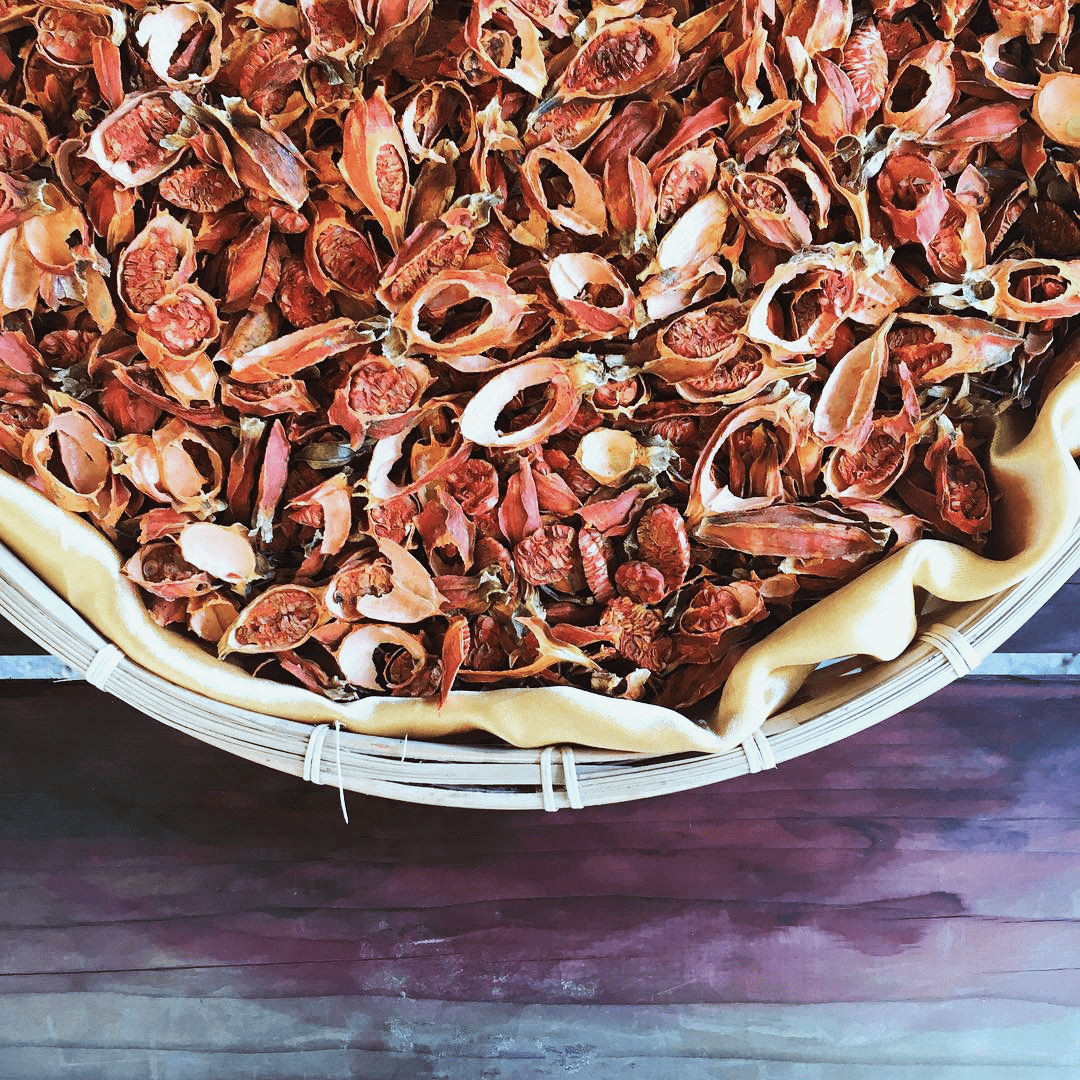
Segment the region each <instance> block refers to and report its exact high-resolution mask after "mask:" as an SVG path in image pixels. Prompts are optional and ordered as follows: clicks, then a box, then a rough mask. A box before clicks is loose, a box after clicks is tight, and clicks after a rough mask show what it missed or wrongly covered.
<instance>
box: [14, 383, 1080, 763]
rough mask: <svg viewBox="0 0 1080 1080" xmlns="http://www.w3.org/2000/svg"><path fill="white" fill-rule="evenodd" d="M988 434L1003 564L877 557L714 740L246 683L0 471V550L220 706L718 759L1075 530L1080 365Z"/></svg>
mask: <svg viewBox="0 0 1080 1080" xmlns="http://www.w3.org/2000/svg"><path fill="white" fill-rule="evenodd" d="M1017 429H1018V421H1017V420H1016V418H1014V417H1011V416H1010V417H1007V418H1006V419H1005V420H1003V421H1002V423H1001V424H1000V425H999V429H998V432H997V435H996V436H995V439H994V443H993V446H992V448H991V454H990V458H991V482H992V485H993V487H994V489H995V491H996V492H997V493H998V495H999V498H998V501H997V502H996V503H995V506H994V542H995V544H996V547H997V553H998V554H999V555H1000V556H1001V557H1000V558H999V559H990V558H984V557H982V556H979V555H975V554H973V553H971V552H969V551H967V550H966V549H964V548H962V547H959V546H958V545H956V544H951V543H947V542H944V541H940V540H919V541H916V542H915V543H913V544H910V545H908V546H907V547H906V548H903V549H902V550H900V551H898V552H897V553H896V554H894V555H892V556H890V557H888V558H886V559H884V560H882V561H881V562H880V563H878V564H877V565H876V566H874V567H872V568H871V569H870V570H869V571H867V572H866V573H864V574H863V575H862V576H860V577H859V578H858V579H856V580H855V581H853V582H851V583H850V584H848V585H846V586H844V587H843V588H841V589H839V590H838V591H837V592H835V593H833V594H832V595H830V596H828V597H826V598H824V599H822V600H821V601H819V602H818V603H817V604H815V605H814V607H813V608H812V609H810V610H808V611H805V612H803V613H802V614H800V615H798V616H796V617H795V618H793V619H791V620H790V621H789V622H787V623H786V624H784V625H783V626H782V627H780V628H779V629H778V630H776V631H774V632H773V633H772V634H770V635H769V636H768V637H767V638H765V639H764V640H763V641H761V642H759V643H758V644H757V645H754V646H753V647H752V648H750V649H749V650H748V651H747V653H746V654H745V655H744V656H743V657H742V659H741V660H740V661H739V662H738V664H737V665H736V666H735V668H734V670H733V671H732V673H731V676H730V678H729V679H728V682H727V685H726V687H725V689H724V692H723V695H722V698H721V701H720V705H719V708H718V710H717V714H716V716H715V718H714V723H713V728H714V730H709V729H707V728H705V727H702V726H699V725H698V724H696V723H694V722H693V721H691V720H688V719H687V718H686V717H684V716H682V715H680V714H679V713H676V712H674V711H672V710H670V709H664V708H661V707H659V706H656V705H646V704H642V703H640V702H630V701H620V700H616V699H612V698H606V697H603V696H602V695H599V694H592V693H588V692H586V691H583V690H576V689H569V688H565V687H543V688H536V689H520V690H489V691H455V692H454V693H452V694H451V695H450V699H449V701H448V702H447V703H446V705H445V707H444V708H443V709H441V710H440V709H438V708H437V707H436V705H434V704H433V703H430V702H426V701H416V700H412V699H406V698H381V697H368V698H365V699H363V700H360V701H355V702H348V703H337V702H332V701H328V700H326V699H325V698H322V697H320V696H318V695H317V694H314V693H312V692H311V691H308V690H305V689H302V688H299V687H290V686H285V685H281V684H278V683H274V682H271V681H269V680H265V679H257V678H255V677H253V676H251V675H248V674H247V673H246V672H244V671H243V670H241V669H240V668H237V667H234V666H233V665H231V664H229V663H226V662H224V661H220V660H218V659H216V658H215V657H213V656H211V655H209V654H207V653H206V652H204V651H203V650H202V649H201V648H200V647H199V646H198V645H196V644H194V643H192V642H190V641H188V640H186V639H185V638H184V637H182V636H181V635H180V634H177V633H174V632H173V631H170V630H164V629H162V628H161V627H159V626H158V625H157V624H156V623H154V622H153V620H152V619H150V617H149V616H148V615H147V613H146V608H145V607H144V605H143V603H142V600H141V599H140V596H139V592H138V590H137V588H136V587H135V586H134V585H133V584H132V583H131V582H130V581H128V580H127V578H125V577H124V576H123V575H122V574H121V573H120V559H119V556H118V554H117V552H116V550H115V549H114V548H113V546H112V545H111V544H110V543H109V541H108V540H106V539H105V537H104V536H102V535H101V534H100V533H99V532H98V531H97V530H96V529H95V528H94V527H93V526H91V525H90V524H89V523H88V522H86V521H84V520H82V519H81V518H79V517H77V516H75V515H74V514H70V513H68V512H67V511H65V510H61V509H60V508H58V507H56V506H54V505H53V504H52V503H50V502H49V501H48V500H47V499H46V498H45V497H44V496H43V495H41V494H40V493H39V492H37V491H35V490H34V489H32V488H30V487H28V486H27V485H25V484H23V483H22V482H21V481H19V480H16V479H14V478H13V477H11V476H9V475H7V474H6V473H0V509H2V511H3V512H2V514H0V539H2V540H3V542H4V543H5V544H6V545H7V546H8V547H9V548H11V549H12V551H14V552H15V554H16V555H18V556H19V558H20V559H21V560H22V561H23V562H24V563H25V564H26V565H27V566H28V567H30V569H32V570H33V571H34V573H36V574H37V575H38V577H40V578H41V579H42V580H43V581H44V582H46V583H47V584H48V585H49V586H51V587H52V588H53V589H54V590H55V591H56V592H58V593H59V594H60V595H61V596H62V597H64V598H65V599H66V600H67V601H68V603H70V604H71V605H72V606H73V607H74V608H75V609H76V610H77V611H78V612H79V613H80V614H81V615H82V616H83V617H84V618H85V619H87V621H89V622H90V623H91V624H93V626H94V627H95V628H96V629H97V630H98V631H99V632H100V633H101V634H103V635H104V636H105V637H107V638H108V639H109V640H111V641H112V642H114V643H115V644H116V645H117V646H118V647H119V648H120V649H121V650H123V652H124V653H125V654H126V655H127V656H128V657H129V658H130V659H131V660H133V661H134V662H135V663H137V664H139V665H141V666H142V667H144V668H147V669H148V670H150V671H153V672H155V673H156V674H158V675H160V676H162V677H163V678H165V679H168V680H169V681H171V682H173V683H176V684H177V685H179V686H183V687H185V688H187V689H188V690H193V691H196V692H198V693H201V694H205V695H207V696H208V697H211V698H214V699H216V700H218V701H221V702H225V703H227V704H229V705H234V706H239V707H242V708H246V709H251V710H253V711H255V712H260V713H265V714H269V715H273V716H279V717H284V718H288V719H292V720H300V721H303V722H305V723H311V724H317V723H333V722H334V721H335V720H338V721H340V722H341V725H342V727H344V728H346V729H348V730H350V731H357V732H362V733H364V734H369V735H379V736H385V737H398V738H400V737H402V736H404V735H406V734H408V735H410V736H412V737H419V738H437V737H439V736H443V735H450V734H454V733H460V732H466V731H470V730H474V729H477V728H480V729H483V730H486V731H489V732H492V733H493V734H495V735H497V736H498V737H499V738H501V739H503V740H505V741H506V742H508V743H511V744H512V745H515V746H547V745H551V744H558V743H578V744H581V745H586V746H593V747H600V748H606V749H609V750H620V751H636V752H643V753H652V754H665V753H680V752H684V751H688V750H697V751H706V752H709V751H712V752H716V751H724V750H730V749H732V748H733V747H735V746H737V745H738V744H739V743H741V742H742V741H743V740H745V739H747V738H750V737H751V736H752V735H753V733H754V731H755V730H756V729H757V728H758V727H760V726H761V724H762V723H763V722H764V721H765V719H766V718H767V717H768V716H769V715H770V714H771V713H772V712H774V711H775V710H777V709H779V708H780V707H781V706H782V705H783V704H784V703H785V702H787V701H788V700H789V699H790V698H791V697H792V695H793V694H794V693H795V692H796V691H797V690H798V688H799V686H800V685H801V684H802V682H803V681H804V679H805V678H806V677H807V675H809V673H810V672H811V671H812V670H813V669H814V667H816V666H817V665H818V664H819V663H821V662H822V661H825V660H831V659H836V658H839V657H843V656H850V655H856V654H859V655H868V656H872V657H875V658H876V659H879V660H891V659H894V658H895V657H897V656H899V655H900V653H902V652H903V651H904V649H905V648H906V647H907V646H908V644H909V643H910V642H911V640H912V639H913V637H914V636H915V633H916V629H917V625H916V612H915V596H916V593H915V590H916V589H925V590H927V591H928V592H929V593H931V594H932V595H934V596H937V597H940V598H941V599H942V600H946V601H954V602H960V601H970V600H979V599H983V598H985V597H988V596H992V595H993V594H994V593H997V592H1000V591H1001V590H1002V589H1006V588H1008V587H1009V586H1011V585H1015V584H1016V583H1017V582H1018V581H1020V580H1022V579H1023V578H1025V577H1026V576H1027V575H1028V574H1031V573H1035V572H1037V571H1038V568H1039V567H1040V566H1041V565H1042V564H1043V563H1044V562H1045V561H1046V560H1047V559H1048V558H1049V556H1050V555H1052V554H1053V552H1054V551H1055V550H1056V549H1057V548H1058V547H1060V546H1061V545H1062V544H1063V543H1064V542H1065V541H1066V540H1067V539H1068V537H1069V535H1070V533H1071V532H1072V530H1073V529H1074V528H1075V526H1076V524H1077V522H1078V520H1080V471H1078V470H1077V468H1076V466H1075V465H1074V463H1073V460H1072V454H1073V453H1074V452H1077V451H1078V450H1080V369H1075V370H1073V371H1072V372H1071V373H1070V374H1069V375H1068V376H1067V377H1066V378H1065V379H1064V380H1063V381H1062V382H1061V383H1060V384H1059V385H1058V386H1057V387H1056V388H1055V389H1054V390H1053V391H1052V393H1051V394H1050V395H1049V397H1048V398H1047V401H1046V402H1045V404H1044V406H1043V408H1042V410H1041V411H1040V413H1039V415H1038V417H1037V418H1036V420H1035V423H1034V425H1033V427H1032V429H1031V431H1030V432H1028V433H1027V434H1026V435H1024V436H1023V437H1021V435H1020V433H1019V432H1018V430H1017Z"/></svg>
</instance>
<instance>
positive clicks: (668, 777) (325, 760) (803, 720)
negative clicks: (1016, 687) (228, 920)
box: [0, 525, 1080, 811]
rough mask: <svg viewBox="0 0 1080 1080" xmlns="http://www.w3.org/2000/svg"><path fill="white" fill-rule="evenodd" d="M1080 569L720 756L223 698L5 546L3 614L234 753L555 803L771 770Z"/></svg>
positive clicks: (403, 795) (969, 616) (966, 609)
mask: <svg viewBox="0 0 1080 1080" xmlns="http://www.w3.org/2000/svg"><path fill="white" fill-rule="evenodd" d="M1078 568H1080V525H1078V526H1077V527H1076V528H1075V529H1074V530H1073V531H1072V533H1071V534H1070V536H1069V538H1068V540H1067V542H1066V543H1065V544H1063V545H1062V546H1061V547H1060V548H1058V549H1057V551H1056V552H1055V553H1054V554H1053V556H1052V557H1051V558H1050V559H1049V560H1048V561H1047V562H1046V564H1045V565H1044V566H1043V567H1042V569H1041V570H1040V571H1039V572H1038V573H1036V574H1033V575H1031V576H1029V577H1028V578H1027V579H1026V580H1024V581H1022V582H1021V583H1019V584H1018V585H1014V586H1013V587H1012V588H1009V589H1006V590H1005V591H1003V592H1001V593H999V594H997V595H996V596H993V597H990V598H989V599H986V600H979V601H973V602H971V603H967V604H952V605H947V606H943V607H939V608H938V609H937V610H936V612H935V614H934V615H932V616H928V617H927V618H926V619H924V625H921V627H920V631H921V632H920V634H919V635H917V636H916V638H915V640H914V641H913V642H912V644H911V646H909V648H908V649H907V650H906V651H905V652H904V653H902V654H901V655H900V656H899V657H898V658H897V659H895V660H892V661H889V662H872V663H869V664H867V665H865V666H863V665H862V664H860V662H859V660H858V658H849V659H848V660H845V661H839V662H833V663H831V664H829V665H822V666H821V667H820V668H819V669H818V670H817V671H815V672H814V673H813V674H812V675H811V676H810V678H809V679H808V680H807V682H806V683H805V684H804V686H803V688H802V690H801V691H800V693H799V695H798V696H797V697H796V698H795V699H794V701H793V702H792V703H791V704H790V705H789V706H788V707H787V708H786V709H784V710H783V711H782V712H780V713H777V714H775V715H774V716H772V717H771V718H770V719H769V720H768V721H766V723H765V725H764V727H763V728H762V729H761V730H760V731H759V732H758V733H757V734H756V735H755V737H754V739H753V740H752V741H750V742H747V743H746V744H744V746H743V747H742V748H740V749H738V750H733V751H730V752H727V753H722V754H698V753H686V754H675V755H667V756H655V755H649V754H629V753H617V752H612V751H603V750H592V749H586V748H581V747H570V746H559V747H554V746H549V747H545V748H543V749H531V750H523V749H517V748H514V747H510V746H507V745H504V744H500V743H498V742H495V741H493V740H492V741H489V742H486V743H485V742H483V741H481V740H480V738H479V737H478V738H477V740H476V741H475V743H473V744H471V745H470V744H464V743H460V742H445V743H440V742H430V741H416V740H411V739H408V738H406V739H387V738H376V737H372V736H367V735H359V734H354V733H351V732H346V731H340V730H336V729H332V728H330V727H328V726H327V725H320V726H318V727H314V728H313V727H312V726H311V725H309V724H303V723H299V722H297V721H293V720H284V719H280V718H276V717H271V716H267V715H264V714H261V713H255V712H251V711H249V710H245V709H240V708H236V707H234V706H228V705H223V704H221V703H220V702H217V701H215V700H213V699H211V698H209V697H206V696H204V695H201V694H197V693H194V692H192V691H189V690H185V689H182V688H180V687H178V686H176V685H175V684H173V683H171V682H168V681H166V680H165V679H163V678H161V677H160V676H157V675H154V674H152V673H151V672H149V671H147V670H146V669H145V668H142V667H140V666H139V665H137V664H135V663H133V662H132V661H131V660H129V659H128V658H127V657H126V656H124V654H123V653H122V652H121V651H120V650H119V649H118V648H117V647H116V646H115V645H113V644H112V643H110V642H109V641H107V640H106V639H105V638H104V637H102V635H101V634H99V633H98V632H97V631H96V630H95V629H94V628H93V627H91V626H90V625H89V623H87V622H86V620H84V619H83V618H82V617H81V616H80V615H79V614H78V613H77V612H76V611H75V610H74V609H73V608H72V607H71V606H70V605H69V604H68V603H67V602H66V601H64V600H63V599H61V598H60V597H59V596H58V595H57V594H56V593H55V592H54V591H53V590H52V589H50V588H49V587H48V586H46V585H45V584H44V583H43V582H42V581H41V580H40V579H39V578H38V577H37V576H36V575H35V574H33V573H32V572H31V571H30V570H29V569H28V568H27V567H26V566H25V565H24V564H23V563H22V562H21V561H20V560H19V559H18V558H16V557H15V556H14V555H13V554H12V553H11V552H10V551H9V550H8V549H7V548H6V547H3V546H0V614H2V615H3V616H4V617H5V618H7V619H8V620H9V621H10V622H12V623H13V624H14V625H15V626H17V627H18V628H19V629H20V630H22V631H23V632H24V633H25V634H27V635H28V636H29V637H31V638H33V639H34V640H35V641H37V642H38V643H39V644H40V645H41V646H42V647H44V648H45V649H47V650H49V652H51V653H52V654H53V655H55V656H56V657H58V658H59V659H60V660H61V661H62V662H63V663H64V664H66V665H67V666H68V667H69V668H71V669H72V670H73V671H75V672H77V673H81V674H82V675H83V676H84V677H85V678H86V680H87V681H88V682H90V683H91V684H92V685H94V686H97V687H98V688H99V689H103V690H107V691H108V692H110V693H112V694H113V695H115V696H116V697H117V698H119V699H120V700H121V701H123V702H125V703H127V704H129V705H131V706H134V707H135V708H137V709H139V710H140V711H142V712H144V713H146V714H147V715H148V716H151V717H153V718H154V719H156V720H159V721H161V723H163V724H167V725H168V726H169V727H172V728H175V729H176V730H177V731H183V732H185V733H187V734H188V735H191V736H193V737H195V738H196V739H201V740H202V741H203V742H206V743H210V744H211V745H213V746H217V747H220V748H221V749H223V750H227V751H228V752H229V753H231V754H235V755H237V756H238V757H242V758H246V759H247V760H249V761H254V762H258V763H259V764H261V765H266V766H268V767H270V768H272V769H277V770H279V771H280V772H284V773H289V774H291V775H293V776H299V777H303V778H304V779H305V780H310V781H312V782H314V783H321V784H333V785H336V786H338V787H339V788H340V790H341V794H342V809H343V811H344V809H345V800H344V792H345V791H352V792H359V793H362V794H366V795H378V796H381V797H383V798H389V799H399V800H403V801H406V802H415V803H426V804H429V805H434V806H462V807H473V808H479V809H487V810H529V809H544V810H549V811H553V810H558V809H561V808H564V807H573V808H581V807H584V806H595V805H600V804H605V803H616V802H627V801H630V800H633V799H644V798H650V797H653V796H656V795H666V794H670V793H673V792H676V791H685V790H688V789H690V788H696V787H703V786H705V785H708V784H714V783H717V782H718V781H721V780H727V779H730V778H731V777H734V776H741V775H744V774H746V773H750V772H759V771H761V770H763V769H767V768H772V767H775V766H776V765H777V764H779V763H782V762H785V761H789V760H791V759H792V758H796V757H800V756H801V755H803V754H806V753H809V752H810V751H812V750H816V749H818V748H820V747H823V746H827V745H829V744H830V743H833V742H837V741H838V740H840V739H843V738H846V737H847V736H849V735H853V734H855V733H856V732H859V731H862V730H863V729H864V728H867V727H870V726H872V725H873V724H876V723H879V722H880V721H882V720H885V719H886V718H888V717H890V716H893V715H894V714H896V713H898V712H900V711H901V710H903V709H905V708H907V707H909V706H911V705H913V704H915V703H916V702H918V701H921V700H922V699H924V698H926V697H928V696H929V695H931V694H933V693H934V692H935V691H937V690H939V689H940V688H941V687H943V686H945V685H947V684H948V683H950V682H952V681H953V680H954V679H956V678H958V677H960V676H961V675H963V674H966V673H967V672H968V671H970V670H972V669H973V668H974V667H975V666H977V664H978V663H979V662H980V661H981V660H982V659H983V658H984V657H986V656H988V655H989V654H990V653H991V652H993V651H994V649H996V648H997V647H998V645H1000V644H1001V643H1002V642H1003V641H1004V640H1005V639H1006V638H1008V637H1009V636H1010V635H1011V634H1012V633H1014V632H1015V631H1016V630H1017V629H1018V628H1019V627H1020V626H1021V625H1022V624H1023V623H1024V622H1026V621H1027V620H1028V619H1029V618H1030V617H1031V616H1032V615H1033V614H1034V613H1035V612H1036V611H1037V610H1038V609H1039V608H1040V607H1041V606H1042V605H1043V604H1044V603H1045V602H1046V601H1047V600H1048V599H1049V598H1050V597H1051V596H1052V595H1053V594H1054V592H1056V591H1057V589H1058V588H1060V587H1061V585H1062V584H1064V582H1065V581H1067V580H1068V578H1069V577H1071V575H1072V574H1073V573H1074V572H1075V571H1076V570H1077V569H1078Z"/></svg>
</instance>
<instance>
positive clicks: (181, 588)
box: [122, 540, 217, 641]
mask: <svg viewBox="0 0 1080 1080" xmlns="http://www.w3.org/2000/svg"><path fill="white" fill-rule="evenodd" d="M122 570H123V573H124V575H125V576H126V577H129V578H130V579H131V580H132V581H134V582H135V584H136V585H138V586H139V587H140V588H143V589H146V591H147V592H149V593H153V594H154V596H160V597H161V598H162V599H164V600H176V599H179V598H180V597H185V596H186V597H196V596H202V595H204V594H205V593H208V592H210V591H211V590H212V589H213V587H214V585H213V582H212V581H211V580H210V575H209V574H207V573H206V572H205V571H204V570H200V569H199V568H198V567H197V566H193V565H192V564H191V563H189V562H188V561H187V560H186V559H185V558H184V557H183V556H182V555H181V554H180V549H179V547H177V545H176V543H175V542H174V541H172V540H155V541H153V542H151V543H149V544H144V545H143V546H142V547H140V548H139V549H138V551H136V552H135V554H134V555H132V556H131V558H130V559H128V561H127V562H126V563H124V565H123V568H122ZM214 640H215V641H216V640H217V639H216V638H215V639H214Z"/></svg>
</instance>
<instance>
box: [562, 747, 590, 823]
mask: <svg viewBox="0 0 1080 1080" xmlns="http://www.w3.org/2000/svg"><path fill="white" fill-rule="evenodd" d="M562 771H563V783H564V784H565V785H566V798H567V799H568V800H569V802H570V806H571V808H572V809H574V810H581V809H582V808H583V807H584V806H585V803H584V802H583V801H582V798H581V788H580V787H579V786H578V775H577V762H575V761H574V750H573V747H570V746H564V747H563V748H562Z"/></svg>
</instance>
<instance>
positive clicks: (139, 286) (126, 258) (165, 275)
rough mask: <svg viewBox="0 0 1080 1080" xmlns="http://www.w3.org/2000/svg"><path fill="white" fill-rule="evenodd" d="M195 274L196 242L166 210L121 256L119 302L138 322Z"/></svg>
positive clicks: (118, 266) (118, 264) (118, 271)
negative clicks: (157, 302) (153, 305)
mask: <svg viewBox="0 0 1080 1080" xmlns="http://www.w3.org/2000/svg"><path fill="white" fill-rule="evenodd" d="M194 273H195V238H194V237H193V236H192V235H191V231H190V230H189V229H187V228H186V227H185V226H183V225H181V224H180V222H179V221H177V220H176V218H174V217H173V216H172V215H171V214H170V213H169V212H168V211H167V210H162V211H160V212H159V213H157V214H156V215H155V216H154V217H152V218H151V219H150V220H149V222H147V225H146V228H145V229H143V230H142V232H140V233H139V235H138V236H136V237H135V239H134V240H132V241H131V243H130V244H128V246H127V247H126V248H124V250H123V251H122V252H121V253H120V257H119V259H118V260H117V264H116V282H117V289H116V291H117V292H118V293H119V296H120V300H121V302H122V303H123V305H124V307H125V308H126V309H127V312H128V314H129V315H131V316H133V317H134V318H135V319H136V321H140V320H139V317H140V316H145V315H146V312H147V311H149V310H150V306H151V305H152V304H154V303H155V302H156V301H158V300H160V299H161V298H162V297H163V296H166V295H167V294H169V293H172V292H175V290H176V289H177V287H178V286H180V285H182V284H184V283H185V282H187V281H189V280H190V279H191V277H192V275H193V274H194Z"/></svg>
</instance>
